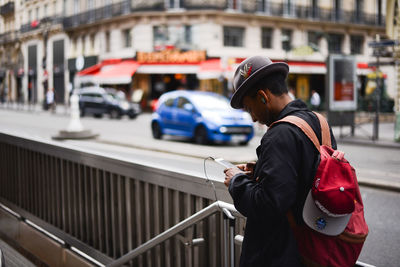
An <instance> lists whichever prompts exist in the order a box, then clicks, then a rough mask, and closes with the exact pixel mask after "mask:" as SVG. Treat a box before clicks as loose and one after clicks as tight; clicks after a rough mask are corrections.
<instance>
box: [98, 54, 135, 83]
mask: <svg viewBox="0 0 400 267" xmlns="http://www.w3.org/2000/svg"><path fill="white" fill-rule="evenodd" d="M139 65H140V64H139V63H138V62H136V61H134V60H124V61H121V62H120V63H118V64H113V65H107V66H104V67H102V68H101V71H100V72H99V73H97V74H95V75H94V79H95V81H96V83H98V84H127V83H130V82H131V81H132V75H133V74H134V73H135V72H136V70H137V69H138V67H139Z"/></svg>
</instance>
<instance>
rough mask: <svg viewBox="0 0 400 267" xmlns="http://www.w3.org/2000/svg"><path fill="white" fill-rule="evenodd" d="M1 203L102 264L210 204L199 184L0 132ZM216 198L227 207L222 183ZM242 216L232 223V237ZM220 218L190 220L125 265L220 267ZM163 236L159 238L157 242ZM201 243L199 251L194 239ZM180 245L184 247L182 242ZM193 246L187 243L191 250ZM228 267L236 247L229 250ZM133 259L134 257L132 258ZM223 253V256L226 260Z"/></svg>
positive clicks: (209, 196) (188, 177) (204, 183)
mask: <svg viewBox="0 0 400 267" xmlns="http://www.w3.org/2000/svg"><path fill="white" fill-rule="evenodd" d="M0 184H1V185H2V186H1V187H0V202H1V203H2V204H3V205H5V206H7V207H9V208H10V209H12V210H13V211H15V212H16V213H18V214H20V215H21V216H22V217H24V218H26V219H28V220H30V221H32V222H33V223H35V224H36V225H38V226H40V227H41V228H43V229H44V230H46V231H48V232H49V233H51V234H52V235H54V236H56V237H57V238H59V239H61V240H63V241H64V242H65V247H74V248H76V249H78V250H80V251H82V252H83V253H85V254H86V255H88V256H90V257H92V258H93V259H95V260H96V261H97V262H100V263H101V264H104V265H107V264H111V263H112V262H113V261H114V260H116V259H118V258H120V257H122V256H123V255H125V254H127V253H128V252H130V251H132V250H133V249H135V248H139V247H140V246H141V245H143V244H146V242H147V241H148V240H151V239H152V238H155V237H157V236H158V235H160V234H161V233H163V232H165V231H167V230H168V229H170V228H172V229H175V230H173V231H174V232H173V233H174V234H175V233H178V231H177V229H176V228H174V227H176V225H179V223H180V222H182V221H184V220H185V219H186V218H189V217H190V216H192V215H193V214H196V212H198V211H200V210H202V209H203V208H205V207H207V206H209V205H211V204H212V203H214V201H215V198H214V192H213V189H212V187H211V186H210V184H209V183H208V182H207V181H206V179H204V178H202V177H197V176H191V175H186V174H182V173H179V172H175V171H173V170H162V169H157V168H155V167H154V166H146V165H141V164H137V163H135V162H132V161H129V160H125V159H122V158H118V157H117V156H114V155H113V156H110V155H106V154H101V153H96V152H92V151H86V150H83V149H78V148H75V147H70V146H67V145H63V144H62V143H55V142H47V141H43V140H39V139H34V140H32V139H30V138H29V139H28V138H24V137H18V136H12V135H9V134H4V133H0ZM214 184H215V188H216V192H217V195H218V199H219V200H221V201H225V202H231V198H230V197H229V193H228V192H227V190H226V187H225V186H224V184H223V183H222V182H218V181H214ZM244 224H245V220H244V218H239V219H237V220H235V229H238V234H240V233H241V231H242V230H243V226H244ZM224 225H225V224H224V215H223V214H222V213H221V212H216V213H213V214H212V215H210V216H208V217H207V218H204V219H202V220H198V221H196V223H194V224H191V226H189V227H188V228H185V230H181V229H180V228H179V229H178V230H180V231H179V233H178V234H177V235H175V236H174V237H169V236H168V238H166V237H165V236H164V237H163V242H161V243H158V244H157V245H154V246H152V248H151V249H149V250H147V251H146V252H145V253H144V254H141V255H139V256H137V257H135V258H134V259H132V260H130V261H129V264H130V265H131V266H151V265H155V266H211V267H212V266H215V267H217V266H223V265H226V263H227V261H226V260H225V253H226V252H225V250H224V249H225V248H226V247H227V246H226V245H224V236H225V231H226V230H224V227H225V226H224ZM164 238H166V239H165V240H164ZM198 238H203V239H204V240H205V241H204V243H203V244H202V245H201V246H193V242H192V243H191V242H190V241H193V240H196V239H197V240H199V239H198ZM182 240H183V241H185V242H182ZM191 244H192V245H191ZM235 250H236V253H232V255H233V254H234V255H235V258H234V261H235V263H236V262H237V261H238V258H239V256H238V255H239V253H238V252H239V248H238V247H236V248H235ZM135 253H137V252H135ZM229 255H230V254H229Z"/></svg>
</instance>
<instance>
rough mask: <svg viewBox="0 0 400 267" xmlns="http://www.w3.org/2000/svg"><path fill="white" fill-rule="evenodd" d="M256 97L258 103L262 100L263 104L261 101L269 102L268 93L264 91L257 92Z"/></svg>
mask: <svg viewBox="0 0 400 267" xmlns="http://www.w3.org/2000/svg"><path fill="white" fill-rule="evenodd" d="M257 97H258V98H259V99H260V101H262V100H261V99H264V100H265V102H264V101H262V102H263V103H267V102H269V101H270V97H269V95H268V93H266V92H265V91H264V90H258V92H257Z"/></svg>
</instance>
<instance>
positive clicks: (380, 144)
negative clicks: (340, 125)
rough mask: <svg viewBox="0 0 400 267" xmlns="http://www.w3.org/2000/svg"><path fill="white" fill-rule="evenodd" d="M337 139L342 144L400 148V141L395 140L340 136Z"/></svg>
mask: <svg viewBox="0 0 400 267" xmlns="http://www.w3.org/2000/svg"><path fill="white" fill-rule="evenodd" d="M336 141H337V143H341V144H350V145H359V146H370V147H381V148H391V149H400V143H396V142H395V141H392V142H391V141H386V140H385V141H383V140H382V141H379V140H378V141H373V140H366V139H360V138H338V139H336Z"/></svg>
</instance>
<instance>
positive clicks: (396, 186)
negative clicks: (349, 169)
mask: <svg viewBox="0 0 400 267" xmlns="http://www.w3.org/2000/svg"><path fill="white" fill-rule="evenodd" d="M357 179H358V184H359V185H361V186H367V187H372V188H377V189H384V190H388V191H393V192H400V183H399V182H394V181H391V182H388V181H382V180H377V179H367V178H357Z"/></svg>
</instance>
